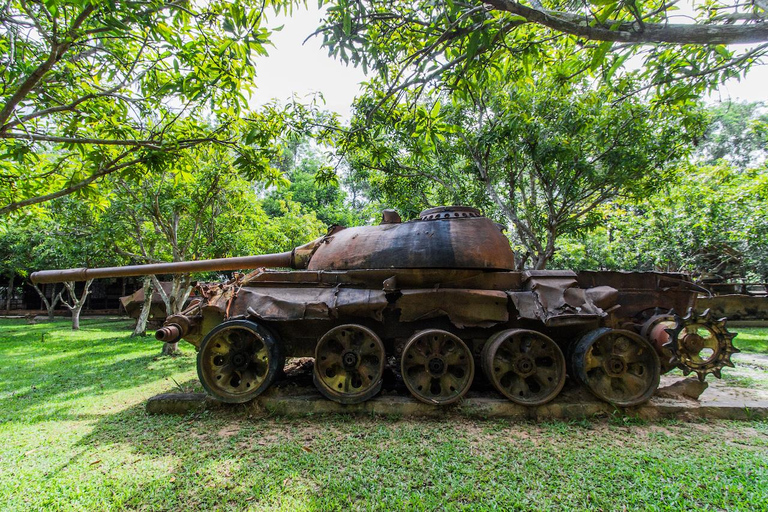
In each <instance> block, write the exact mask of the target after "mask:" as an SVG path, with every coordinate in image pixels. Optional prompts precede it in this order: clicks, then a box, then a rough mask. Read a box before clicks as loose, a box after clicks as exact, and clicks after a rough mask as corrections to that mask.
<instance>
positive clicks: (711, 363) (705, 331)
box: [664, 308, 741, 382]
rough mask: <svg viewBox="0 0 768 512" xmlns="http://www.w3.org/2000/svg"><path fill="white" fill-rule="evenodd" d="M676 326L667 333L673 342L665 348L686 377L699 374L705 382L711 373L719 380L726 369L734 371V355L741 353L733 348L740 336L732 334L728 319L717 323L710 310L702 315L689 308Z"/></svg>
mask: <svg viewBox="0 0 768 512" xmlns="http://www.w3.org/2000/svg"><path fill="white" fill-rule="evenodd" d="M675 322H676V324H675V327H673V328H671V329H665V330H666V332H667V333H668V334H669V341H668V342H667V343H665V344H664V348H667V349H669V350H670V351H671V352H672V353H673V354H674V356H675V358H676V362H677V367H678V368H680V369H681V370H682V371H683V374H684V375H688V374H690V373H691V372H695V373H696V375H697V376H698V377H699V380H700V381H702V382H704V379H705V378H706V377H707V375H708V374H710V373H711V374H712V375H714V376H715V377H717V378H718V379H719V378H721V374H720V372H721V370H722V369H723V368H724V367H726V366H730V367H731V368H733V363H732V362H731V355H732V354H735V353H737V352H741V351H740V350H739V349H737V348H736V347H734V346H733V338H735V337H736V333H732V332H729V331H728V329H727V328H726V326H725V322H726V319H725V318H721V319H719V320H715V319H713V318H712V313H711V311H710V310H709V309H707V310H705V311H704V313H702V314H701V315H699V314H697V313H696V312H695V311H694V310H693V308H689V309H688V314H686V315H685V316H684V317H681V316H680V315H675Z"/></svg>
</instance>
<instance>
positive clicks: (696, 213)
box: [556, 161, 768, 282]
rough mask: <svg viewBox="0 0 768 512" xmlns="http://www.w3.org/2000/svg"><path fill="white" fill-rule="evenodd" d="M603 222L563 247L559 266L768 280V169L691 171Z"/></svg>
mask: <svg viewBox="0 0 768 512" xmlns="http://www.w3.org/2000/svg"><path fill="white" fill-rule="evenodd" d="M599 215H600V217H601V219H602V220H601V222H600V225H599V226H598V227H596V228H595V229H593V230H590V231H585V232H581V233H577V234H575V235H574V234H570V235H567V236H565V237H564V238H563V239H562V240H561V243H562V249H563V250H561V251H560V252H559V253H558V254H557V256H556V259H557V264H558V265H561V266H563V267H565V268H574V269H585V268H588V269H610V270H643V271H647V270H666V271H686V272H692V273H694V274H696V275H699V276H708V277H715V276H717V277H720V278H723V279H728V280H746V281H761V282H765V281H766V280H768V169H767V168H766V167H765V166H763V167H761V168H757V169H749V170H744V169H738V168H735V167H733V166H731V165H729V164H727V163H726V162H724V161H721V162H719V163H718V164H717V165H714V166H700V167H695V166H687V168H686V169H685V172H680V173H677V174H676V175H675V179H674V180H672V181H670V182H668V183H667V184H666V186H664V187H662V188H659V189H658V190H656V191H655V193H653V194H651V195H649V196H647V197H644V198H640V199H636V200H633V201H627V200H618V201H614V202H612V203H611V204H608V205H604V206H603V207H602V208H601V210H600V212H599Z"/></svg>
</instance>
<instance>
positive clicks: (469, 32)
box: [320, 0, 768, 101]
mask: <svg viewBox="0 0 768 512" xmlns="http://www.w3.org/2000/svg"><path fill="white" fill-rule="evenodd" d="M678 9H680V5H679V4H678V2H676V1H671V2H666V1H650V0H640V1H632V2H625V1H618V0H592V1H587V2H582V3H575V2H563V1H561V0H522V1H518V2H515V1H510V0H486V1H480V0H470V1H465V2H458V1H446V2H433V1H429V0H421V1H415V2H414V1H411V0H386V1H384V0H362V1H348V0H337V1H333V2H330V7H329V8H328V14H327V16H326V18H325V20H324V24H323V26H322V27H321V29H320V32H321V33H322V34H323V41H324V44H325V45H326V46H327V47H328V48H329V51H330V52H331V53H332V54H333V55H336V56H337V57H339V58H341V59H342V60H344V61H351V62H353V63H354V64H356V65H360V66H362V67H363V69H364V70H368V69H370V70H372V71H373V72H374V73H375V74H376V76H377V77H378V80H377V82H376V83H374V84H372V86H373V87H374V88H375V89H376V90H379V91H382V93H383V94H385V95H387V96H389V95H397V94H399V93H400V92H402V91H403V90H405V89H409V88H411V89H423V88H429V87H433V86H435V84H439V85H440V86H442V87H449V88H453V89H461V90H467V89H468V88H471V87H472V85H473V84H474V85H478V84H480V86H482V84H483V82H484V81H485V78H486V77H487V76H488V75H489V74H493V73H494V72H495V70H496V69H498V68H499V67H503V66H504V65H505V64H506V63H508V62H509V61H510V60H514V61H518V62H520V63H522V64H523V66H522V67H521V69H524V70H525V72H527V73H530V72H531V71H532V70H536V69H541V68H543V67H550V68H552V69H555V70H559V72H560V74H561V75H562V78H563V79H564V80H569V79H572V78H574V77H579V76H588V75H591V76H595V77H597V78H599V79H601V80H603V81H605V82H607V83H611V82H620V81H622V80H627V79H639V80H640V81H639V82H638V83H637V84H636V87H635V88H634V92H635V93H636V92H641V91H649V90H650V91H652V92H654V93H655V94H656V95H658V96H659V97H661V98H663V99H664V100H665V101H668V100H674V101H681V100H682V101H685V100H688V99H691V98H695V97H696V96H698V95H699V94H700V93H702V92H703V91H706V90H708V89H709V88H711V87H713V86H715V85H716V84H719V83H722V82H723V81H724V80H726V79H727V78H730V77H735V76H740V75H741V74H742V73H743V72H745V71H746V70H747V69H749V67H750V66H751V65H752V64H754V63H755V62H758V61H759V60H760V59H761V57H763V56H764V55H765V53H766V52H767V51H768V24H767V23H765V22H766V17H767V16H768V15H767V14H766V4H765V2H763V1H762V0H760V1H755V2H751V3H742V2H736V1H733V0H731V1H717V0H716V1H711V0H707V1H706V2H695V3H694V4H693V9H692V12H684V11H682V10H678ZM736 43H745V44H749V45H750V46H749V47H747V48H742V47H738V48H737V47H736V46H729V45H734V44H736ZM630 59H631V60H630ZM629 62H632V63H634V64H635V65H639V66H637V67H639V68H640V69H633V67H629V66H627V65H626V64H628V63H629Z"/></svg>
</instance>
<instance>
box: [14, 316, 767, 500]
mask: <svg viewBox="0 0 768 512" xmlns="http://www.w3.org/2000/svg"><path fill="white" fill-rule="evenodd" d="M129 327H130V326H129V324H127V323H125V322H107V321H103V320H102V321H99V320H86V321H84V322H83V329H82V330H81V331H80V332H72V331H71V330H69V329H68V324H67V323H66V322H55V323H40V324H36V325H26V324H25V323H24V322H23V321H14V320H0V441H1V443H0V510H3V511H5V510H25V511H26V510H41V509H45V510H51V509H53V510H56V509H66V510H70V509H76V510H110V509H148V510H165V509H168V510H179V509H204V510H208V509H222V510H228V509H232V510H241V509H254V510H261V509H281V510H304V509H320V510H333V509H338V510H341V509H344V510H346V509H350V508H352V509H363V510H370V509H386V510H393V509H419V510H421V509H436V508H440V509H443V508H445V509H470V508H471V509H476V508H498V509H505V510H508V509H554V510H557V509H595V510H597V509H602V510H614V509H618V510H621V509H624V508H626V509H645V510H657V509H658V510H680V509H724V510H739V509H741V510H767V509H768V423H767V422H762V421H753V422H725V421H710V422H696V423H684V422H675V421H665V422H661V423H652V424H647V423H641V422H638V421H635V420H632V419H628V418H623V417H621V416H616V417H614V418H608V419H593V420H583V421H578V422H572V423H562V422H554V423H543V424H535V423H514V422H508V421H499V420H493V421H491V420H487V421H480V420H477V421H476V420H468V419H457V420H455V421H452V422H447V421H424V420H418V421H417V420H408V419H402V418H367V417H307V418H299V419H290V418H280V417H267V418H263V417H252V416H251V415H250V414H249V413H248V412H247V411H246V409H245V408H243V409H235V410H232V411H229V412H222V411H217V412H211V413H202V414H197V415H190V416H147V415H146V414H145V413H144V408H143V406H144V403H145V401H146V399H147V398H148V397H150V396H152V395H154V394H156V393H159V392H167V391H173V390H174V389H176V388H177V387H179V386H180V387H183V388H189V387H192V386H196V384H195V371H194V352H193V350H191V349H190V348H187V347H182V349H183V352H182V355H181V356H179V357H176V358H161V357H158V354H159V351H160V346H159V344H158V342H156V341H155V340H154V339H152V338H149V337H147V338H138V339H137V338H130V337H128V333H129V332H130V330H129ZM766 334H768V330H765V329H763V330H758V329H741V333H740V334H739V337H738V338H737V346H740V347H741V348H742V349H746V347H747V345H746V344H741V343H739V342H741V341H743V340H747V341H748V343H749V344H750V345H749V347H750V348H751V349H754V350H757V351H762V352H763V353H768V341H767V339H768V336H766Z"/></svg>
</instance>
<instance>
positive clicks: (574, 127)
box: [345, 75, 702, 269]
mask: <svg viewBox="0 0 768 512" xmlns="http://www.w3.org/2000/svg"><path fill="white" fill-rule="evenodd" d="M615 98H616V93H614V92H613V91H611V90H609V89H607V88H597V89H596V88H594V87H593V86H592V85H591V84H589V83H586V82H582V83H575V84H560V83H558V82H557V80H556V78H554V79H553V78H552V77H551V76H548V75H542V76H541V77H540V78H539V80H537V81H535V82H533V83H517V84H515V83H513V84H511V85H507V84H506V82H505V81H504V80H499V81H498V82H497V83H496V86H495V87H491V88H488V89H487V90H485V91H483V92H482V94H480V95H477V96H471V97H470V98H468V99H464V98H463V96H459V95H453V96H450V97H446V96H443V97H442V98H441V99H442V100H443V102H442V103H441V102H440V101H439V100H437V99H435V100H433V102H432V103H431V104H430V103H422V104H420V105H419V106H418V107H417V108H415V109H413V108H410V107H409V106H408V102H405V104H401V105H397V106H395V107H391V106H389V107H388V109H387V110H386V111H383V110H381V109H379V110H378V111H376V112H377V113H375V114H374V115H373V116H372V117H370V116H369V111H367V110H366V106H371V105H373V104H375V101H376V100H375V98H368V99H367V100H363V102H361V105H360V110H359V111H358V115H359V117H358V118H357V122H358V123H360V124H367V126H368V129H367V130H361V131H358V132H355V131H354V124H353V133H354V135H353V136H352V139H351V140H352V142H351V143H350V145H349V146H347V147H346V148H345V150H346V151H347V153H346V155H345V156H346V158H347V159H348V160H349V162H350V165H351V166H352V168H353V169H358V170H361V171H362V172H363V173H364V175H365V176H366V178H367V179H369V180H372V181H373V183H374V184H375V186H377V187H378V190H379V191H380V193H381V195H382V196H383V198H384V199H383V201H384V202H385V203H389V204H394V205H397V206H399V207H400V209H401V210H403V211H404V213H405V214H406V216H413V215H415V214H416V212H418V211H419V209H421V208H423V207H425V206H431V205H433V204H435V203H438V204H440V203H442V204H446V203H448V204H451V203H465V202H467V201H469V202H470V203H471V204H476V205H485V206H486V208H487V209H488V210H491V211H492V212H495V215H497V216H498V218H500V219H503V220H504V221H505V223H508V224H509V225H510V226H511V227H512V229H513V231H512V234H511V235H512V239H513V243H514V244H515V245H516V246H517V247H518V249H519V252H520V253H521V258H520V259H519V263H520V264H521V265H527V264H530V266H531V267H533V268H536V269H542V268H545V266H546V265H547V262H548V261H549V260H550V259H551V258H552V256H553V255H554V254H555V252H556V248H557V246H556V241H557V239H558V237H560V236H561V235H563V234H565V233H572V232H576V231H579V230H583V229H586V228H588V227H589V226H592V225H594V223H595V222H597V220H598V219H597V217H595V215H594V214H595V211H596V209H597V208H598V207H599V206H600V205H601V204H604V203H606V202H607V201H609V200H611V199H613V198H615V197H617V196H619V195H622V194H623V195H628V194H645V193H647V192H648V191H649V190H653V189H654V188H655V187H658V186H659V184H660V183H661V182H662V181H663V180H664V179H665V176H666V174H665V173H666V172H667V171H668V170H669V169H670V168H671V164H672V163H674V162H675V161H676V160H677V159H678V158H680V157H681V156H682V155H685V154H686V152H687V151H688V150H689V149H690V143H691V141H692V139H694V138H695V137H697V136H698V135H700V132H701V128H702V124H701V122H700V121H701V116H700V115H698V113H697V110H696V109H695V108H691V107H688V108H681V109H675V110H668V111H667V112H664V113H660V112H658V111H654V110H653V109H651V108H650V107H649V106H648V105H647V104H644V103H642V102H639V101H630V100H626V101H622V102H620V103H618V104H615V103H613V100H614V99H615ZM371 108H375V107H371ZM529 260H530V262H529Z"/></svg>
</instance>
